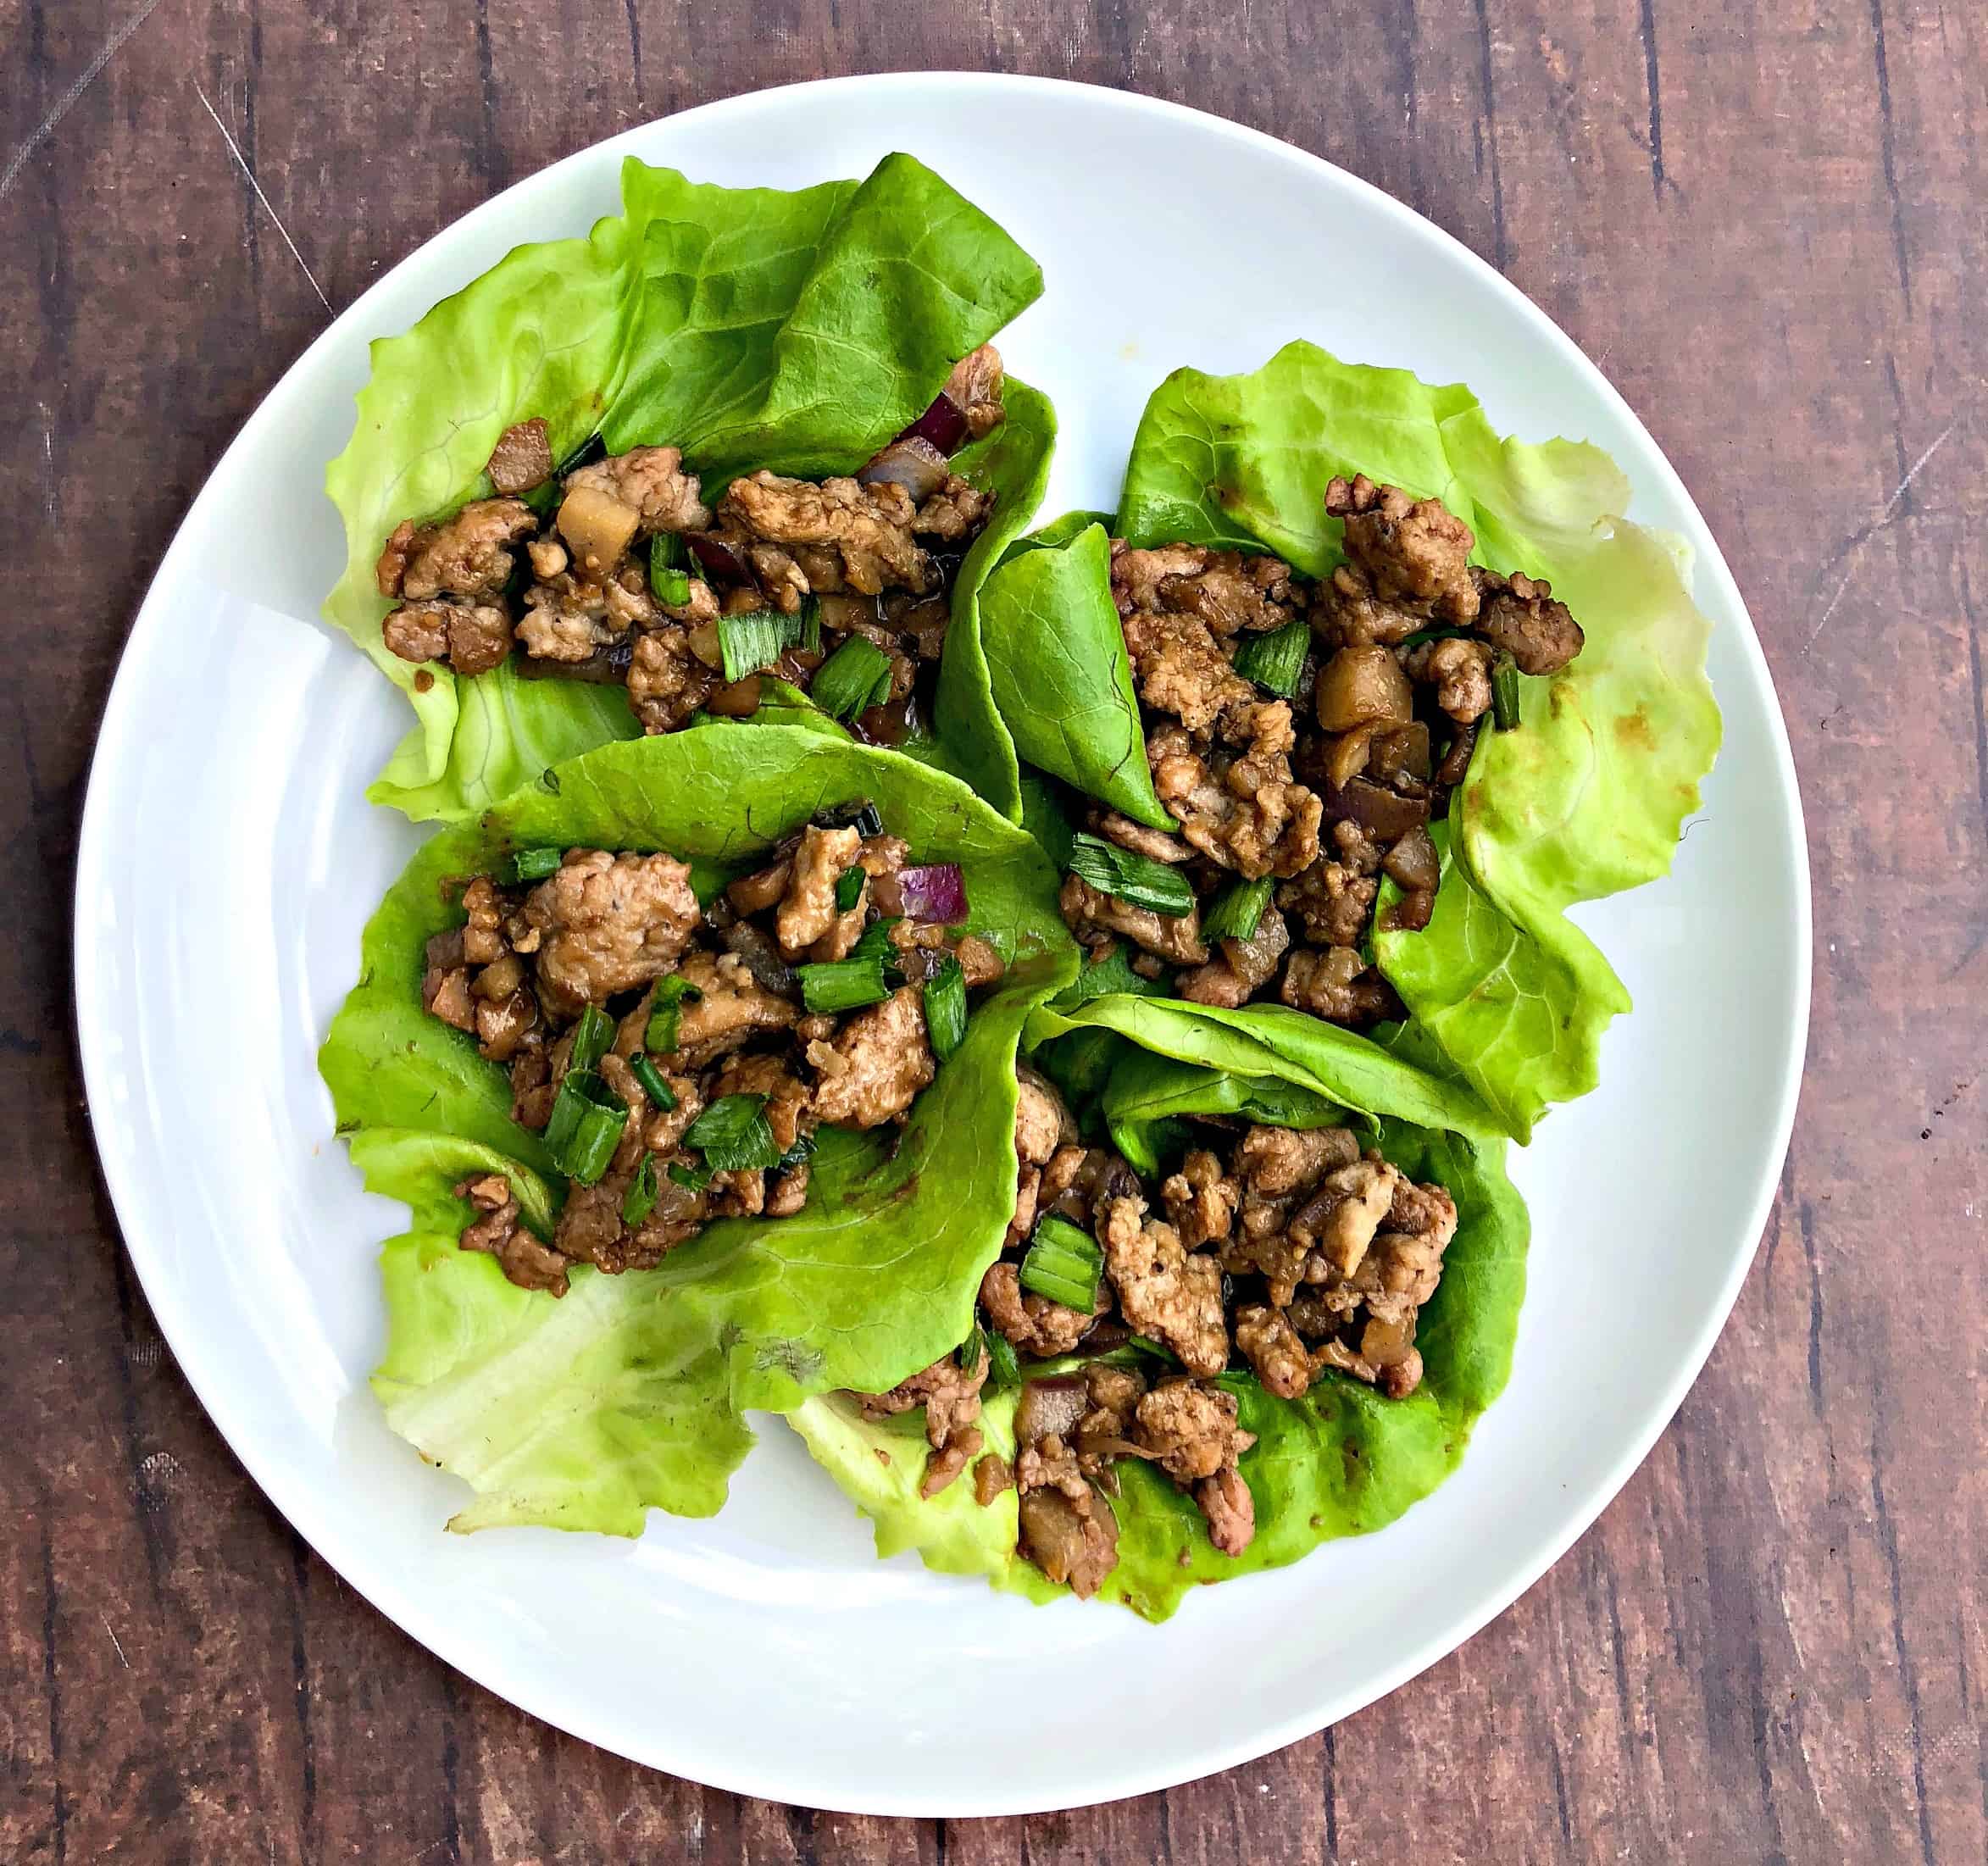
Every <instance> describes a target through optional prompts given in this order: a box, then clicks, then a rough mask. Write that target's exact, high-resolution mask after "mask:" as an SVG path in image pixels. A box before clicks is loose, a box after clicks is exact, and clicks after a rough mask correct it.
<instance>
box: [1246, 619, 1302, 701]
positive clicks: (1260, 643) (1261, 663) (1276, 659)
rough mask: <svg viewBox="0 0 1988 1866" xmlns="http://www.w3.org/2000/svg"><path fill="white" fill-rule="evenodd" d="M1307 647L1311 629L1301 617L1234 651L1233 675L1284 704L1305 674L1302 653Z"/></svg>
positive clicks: (1256, 636) (1251, 639)
mask: <svg viewBox="0 0 1988 1866" xmlns="http://www.w3.org/2000/svg"><path fill="white" fill-rule="evenodd" d="M1311 645H1312V625H1311V624H1310V623H1309V622H1307V621H1306V620H1305V619H1303V617H1302V616H1301V617H1299V618H1298V619H1297V621H1295V622H1286V624H1285V625H1284V626H1283V627H1282V628H1280V629H1272V630H1269V632H1268V633H1267V634H1263V635H1252V636H1250V638H1249V639H1248V641H1245V642H1244V643H1243V644H1242V646H1241V647H1239V648H1238V649H1237V650H1236V672H1237V673H1238V674H1240V675H1241V676H1242V677H1243V679H1244V680H1254V681H1255V682H1256V684H1257V685H1258V686H1260V687H1268V688H1269V690H1270V691H1271V692H1273V693H1274V694H1276V695H1278V696H1279V697H1280V698H1282V699H1286V700H1288V699H1289V698H1290V697H1291V695H1292V694H1294V693H1295V692H1297V683H1298V680H1299V677H1300V676H1301V675H1302V674H1303V673H1304V670H1305V650H1306V649H1307V648H1308V647H1310V646H1311Z"/></svg>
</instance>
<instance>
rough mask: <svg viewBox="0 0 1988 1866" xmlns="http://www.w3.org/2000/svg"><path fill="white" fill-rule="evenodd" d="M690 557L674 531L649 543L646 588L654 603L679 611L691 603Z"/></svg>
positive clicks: (658, 535) (658, 534) (659, 535)
mask: <svg viewBox="0 0 1988 1866" xmlns="http://www.w3.org/2000/svg"><path fill="white" fill-rule="evenodd" d="M690 564H691V554H690V553H689V551H688V550H687V549H686V548H685V546H684V541H683V540H682V538H681V537H680V536H678V535H677V534H676V533H675V531H658V533H657V534H656V535H655V536H654V537H652V538H651V539H650V540H649V588H650V590H651V591H652V592H653V594H654V596H655V598H656V600H657V601H658V603H663V604H664V605H666V606H667V607H668V608H673V609H680V608H682V607H683V606H684V604H685V603H688V602H689V601H690V599H691V571H690Z"/></svg>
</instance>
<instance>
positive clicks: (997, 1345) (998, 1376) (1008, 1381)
mask: <svg viewBox="0 0 1988 1866" xmlns="http://www.w3.org/2000/svg"><path fill="white" fill-rule="evenodd" d="M986 1343H987V1383H988V1385H989V1386H1019V1384H1020V1382H1021V1377H1022V1369H1021V1363H1020V1362H1019V1361H1018V1360H1016V1358H1014V1343H1013V1341H1009V1340H1008V1337H1007V1336H1005V1335H1000V1334H995V1335H989V1336H986Z"/></svg>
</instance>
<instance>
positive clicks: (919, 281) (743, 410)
mask: <svg viewBox="0 0 1988 1866" xmlns="http://www.w3.org/2000/svg"><path fill="white" fill-rule="evenodd" d="M622 186H623V200H624V211H623V213H622V214H619V215H610V216H608V217H606V218H604V219H602V220H600V221H598V222H597V223H596V225H595V226H594V227H593V229H592V230H591V232H590V233H589V234H588V235H587V236H585V237H584V238H575V239H569V240H558V241H550V242H542V243H540V244H536V245H531V246H525V247H518V248H516V249H515V250H514V251H513V252H512V253H509V254H508V256H507V257H506V258H503V259H502V260H500V261H499V262H498V263H497V264H496V265H494V266H492V267H491V268H490V269H488V270H487V271H486V272H484V273H483V274H481V275H480V276H479V277H477V278H476V279H475V280H471V281H470V283H469V285H468V286H464V288H463V290H461V291H460V292H456V293H455V294H453V296H452V297H447V298H445V299H443V300H442V301H441V303H438V304H436V306H435V307H433V308H431V309H430V311H429V312H428V313H427V314H426V315H425V316H424V317H423V318H422V319H420V320H419V322H418V323H417V324H415V325H414V326H413V328H412V329H410V330H407V331H405V332H403V333H402V334H400V335H398V336H390V337H384V338H380V339H377V340H375V342H374V343H373V345H372V348H371V364H372V367H371V373H370V375H369V379H368V380H367V382H366V384H365V386H364V388H362V390H361V391H360V392H359V395H358V406H357V414H356V419H355V423H354V426H353V436H352V439H351V441H350V442H348V443H347V447H346V448H345V450H344V452H343V453H341V454H340V455H339V456H338V458H336V459H335V460H334V461H332V462H331V463H330V466H329V467H328V468H327V469H326V472H325V490H326V491H327V493H328V494H329V495H330V498H331V501H332V503H333V504H334V505H335V506H336V508H337V509H338V511H339V513H340V515H341V517H342V520H343V523H344V527H345V534H346V546H347V559H346V565H345V569H344V571H343V573H342V575H341V577H340V579H339V580H338V583H337V585H336V586H335V588H334V589H333V591H331V594H330V597H329V598H328V599H327V601H326V603H325V610H324V614H325V619H326V620H327V621H328V622H330V624H331V625H332V626H333V627H335V628H336V629H338V630H341V631H342V633H344V634H346V635H347V636H351V637H352V639H353V641H355V642H357V643H358V646H359V647H361V648H362V649H363V650H364V652H365V653H367V655H368V656H369V658H371V659H372V661H373V662H374V664H375V665H376V666H378V667H379V668H380V670H381V671H382V672H383V673H385V674H386V676H387V677H388V678H389V679H390V680H392V681H393V682H394V684H395V685H396V686H398V687H399V688H400V689H401V690H402V691H403V692H404V693H405V694H406V695H407V697H408V702H409V703H410V704H411V705H412V706H413V707H414V711H415V714H416V715H417V723H416V725H415V727H414V730H413V731H412V732H411V733H410V734H409V736H408V738H407V739H406V740H405V741H403V743H402V745H401V746H400V747H399V748H398V749H397V751H396V752H395V753H394V754H393V756H392V758H391V759H390V760H389V762H388V764H387V765H386V769H384V770H383V771H382V772H381V774H380V777H379V778H378V779H377V780H375V783H374V785H373V786H372V787H371V789H370V791H369V793H368V794H369V796H370V797H372V799H373V800H374V801H375V802H380V803H383V804H386V805H387V806H389V807H391V808H396V809H398V810H400V811H402V812H403V814H406V815H408V816H409V817H411V818H413V819H415V820H418V821H426V820H435V819H440V820H445V821H453V820H459V819H462V818H464V817H465V816H469V815H472V814H475V812H476V811H477V810H479V809H481V808H486V806H488V805H490V804H491V803H493V802H497V800H498V799H499V798H501V797H505V796H508V795H509V794H510V793H511V792H512V791H515V790H517V789H518V788H519V787H520V786H523V785H525V784H526V783H528V782H530V780H531V779H532V778H533V777H535V776H536V774H537V773H538V772H539V771H540V770H542V769H545V768H546V767H547V766H548V765H553V764H559V763H562V762H563V761H564V760H565V759H566V758H571V757H575V756H577V755H578V754H580V753H583V752H585V751H587V750H590V749H591V748H592V747H594V746H597V745H600V744H603V743H607V742H609V741H613V740H615V739H626V738H632V737H635V736H637V735H638V734H639V732H640V726H639V725H638V724H637V722H636V719H635V716H634V714H632V712H631V711H630V708H629V705H628V700H627V696H626V693H625V691H624V690H622V689H620V688H619V687H613V686H589V685H587V684H586V683H582V682H575V681H569V680H557V679H552V680H532V679H529V678H525V677H522V676H520V675H519V674H518V672H517V671H516V669H514V668H513V667H512V666H511V665H510V664H505V665H504V666H503V667H500V668H498V669H494V670H493V671H492V672H491V673H489V674H486V675H477V676H475V677H474V678H470V677H465V676H461V675H456V674H455V673H453V671H452V670H450V669H447V668H440V667H427V668H417V667H415V666H414V665H413V664H410V663H408V662H405V661H403V660H401V659H400V658H399V657H398V656H397V655H395V654H394V653H392V652H391V650H390V649H388V648H387V647H386V645H385V643H384V641H382V639H381V636H380V623H381V621H382V619H384V617H385V616H386V614H387V612H388V609H389V608H390V604H389V603H387V601H386V599H385V598H383V597H380V594H379V591H378V590H377V588H376V587H375V584H374V580H373V566H374V563H375V559H376V558H377V557H378V555H379V553H380V546H381V544H382V542H383V541H384V540H385V539H386V536H387V534H388V533H389V532H390V531H391V530H392V528H393V526H394V525H396V524H397V523H398V522H399V521H400V520H401V519H403V518H415V519H424V518H430V517H433V516H436V515H439V514H444V513H447V512H451V511H453V510H454V509H456V508H458V507H459V506H460V505H461V504H463V503H464V502H465V501H466V500H469V499H470V498H473V497H478V496H482V495H487V493H488V492H489V491H490V487H489V483H488V480H487V478H486V475H485V470H484V469H485V464H486V461H487V460H488V458H489V455H490V451H491V447H493V446H494V445H495V444H496V442H497V437H498V436H500V435H501V434H502V433H503V430H505V429H506V428H507V427H508V426H510V425H512V424H513V423H514V422H517V421H520V420H525V419H530V418H532V417H534V416H539V417H543V418H544V419H545V420H546V421H547V427H548V430H549V436H550V440H551V443H552V448H553V456H554V458H564V457H565V455H566V454H567V453H569V452H570V451H571V450H572V449H573V447H575V446H576V445H578V444H579V443H580V442H582V441H584V440H585V439H586V437H587V436H590V435H591V434H594V433H596V432H604V433H605V434H606V435H607V436H608V439H609V440H610V442H611V443H612V444H613V445H614V447H616V448H617V449H618V450H619V449H623V448H625V447H630V446H633V445H636V444H638V443H640V442H644V441H656V442H669V443H671V444H675V445H678V446H680V447H683V448H684V450H685V453H686V457H687V458H689V460H690V463H691V465H693V466H694V467H696V468H697V469H699V470H700V471H701V472H702V473H703V474H704V475H705V478H706V480H707V484H708V486H709V487H711V488H712V489H714V490H715V489H716V488H717V487H718V486H720V485H722V483H723V482H724V480H726V479H729V478H730V477H731V476H733V475H735V474H736V473H738V472H741V471H743V470H747V469H750V468H756V467H770V468H774V469H777V470H780V471H785V472H790V473H799V474H802V475H819V474H823V473H828V472H835V471H852V470H853V469H855V468H856V467H857V466H858V465H859V464H861V463H862V462H863V461H864V460H865V459H867V458H869V455H870V454H871V453H874V452H875V449H876V448H877V447H880V445H882V443H883V442H885V441H886V440H888V439H889V438H890V436H891V435H893V434H895V433H897V431H898V430H900V429H902V427H904V426H905V425H907V424H908V423H909V422H910V421H912V420H913V419H916V418H917V416H918V415H919V414H921V413H922V412H923V411H924V409H925V407H926V406H927V405H928V404H929V403H930V400H931V398H932V397H933V396H934V395H936V393H937V392H938V391H939V389H940V388H941V386H943V384H944V382H945V380H946V376H947V373H948V372H949V371H950V369H951V368H952V364H953V363H954V362H955V361H957V360H958V358H959V357H961V356H963V355H964V354H966V353H968V352H969V351H970V350H972V349H973V348H975V347H976V346H977V345H979V344H980V343H982V342H986V341H987V339H989V338H990V337H991V336H994V335H995V334H996V333H997V331H998V330H1001V328H1002V326H1004V325H1007V324H1008V323H1009V322H1010V321H1012V319H1013V318H1014V317H1015V316H1016V315H1017V314H1019V312H1020V311H1021V310H1022V309H1024V308H1025V307H1026V306H1027V305H1028V304H1029V303H1031V302H1033V300H1034V299H1035V298H1036V297H1038V296H1039V295H1040V294H1041V286H1042V280H1041V269H1040V268H1039V267H1037V266H1036V263H1035V261H1034V260H1033V259H1031V258H1030V257H1029V256H1028V255H1027V254H1026V253H1024V252H1023V251H1022V249H1021V248H1020V247H1019V246H1017V245H1016V244H1015V243H1014V242H1013V240H1012V239H1010V238H1009V237H1008V235H1007V234H1006V233H1004V232H1003V231H1002V230H1001V229H1000V228H999V227H998V226H997V225H995V224H994V222H993V221H991V219H988V217H987V216H986V214H983V213H982V212H981V211H980V209H979V208H976V207H975V206H974V205H973V204H972V203H970V202H969V201H967V200H966V199H965V198H964V197H962V196H960V195H959V194H958V193H957V192H955V191H954V190H953V189H952V188H951V187H950V186H948V185H947V183H946V182H945V181H944V180H941V178H940V177H939V176H938V175H935V174H933V173H932V171H931V170H930V169H926V168H925V167H924V166H923V164H919V162H917V161H916V160H915V158H912V157H910V156H908V155H903V154H895V155H891V156H887V157H886V158H884V160H883V161H882V162H880V163H879V164H878V165H877V167H876V169H875V170H874V171H872V173H871V175H869V178H868V179H867V180H864V181H863V182H862V183H860V184H858V183H857V182H853V181H836V182H829V183H824V184H821V185H819V186H816V187H814V188H808V189H802V190H800V191H798V192H791V193H789V192H782V191H779V190H775V189H769V188H752V189H731V188H723V187H717V186H709V185H706V184H700V183H693V182H691V181H689V180H686V178H685V177H684V176H682V175H680V174H678V173H676V172H675V170H673V169H652V168H650V167H648V166H647V164H643V163H641V162H640V161H638V160H636V158H633V157H630V158H626V159H625V161H624V163H623V166H622ZM1017 387H1018V388H1023V395H1022V397H1021V399H1022V400H1023V401H1024V402H1025V403H1028V404H1029V405H1030V408H1031V410H1032V411H1036V404H1040V405H1041V407H1040V410H1039V411H1036V413H1037V414H1038V416H1039V418H1038V419H1035V420H1033V421H1032V422H1030V423H1025V425H1024V426H1023V427H1021V428H1019V429H1018V430H1017V436H1015V437H1011V439H1010V441H1009V442H1008V445H1007V447H1006V448H1005V449H1002V448H1001V447H1000V445H999V436H998V433H997V436H994V437H993V439H992V441H991V442H986V443H981V444H980V445H979V446H978V447H976V448H975V449H974V450H973V451H974V453H975V454H979V455H981V456H983V458H984V459H985V458H986V457H988V456H992V457H993V464H991V465H983V466H982V467H981V468H980V471H981V472H983V473H987V474H990V475H991V477H990V478H987V479H984V480H980V483H982V484H984V485H987V486H991V487H992V488H993V489H994V490H996V491H998V492H999V493H1000V495H1001V507H1000V508H997V525H999V526H1000V527H1001V530H1002V534H1003V535H1004V536H1012V535H1013V531H1015V530H1019V528H1020V526H1021V525H1024V524H1025V523H1026V520H1027V519H1028V517H1029V516H1030V514H1032V512H1033V510H1034V507H1035V503H1036V501H1037V500H1038V499H1039V498H1040V497H1041V486H1042V481H1043V479H1044V477H1045V476H1046V475H1047V465H1048V463H1047V457H1046V454H1047V447H1048V446H1049V445H1050V443H1051V442H1052V438H1053V432H1054V424H1053V419H1048V418H1047V414H1046V411H1047V403H1043V402H1042V400H1041V397H1040V396H1039V395H1037V394H1036V392H1033V391H1027V390H1026V389H1025V387H1024V386H1021V385H1017ZM1020 436H1029V437H1030V439H1031V441H1032V442H1033V444H1035V445H1037V446H1040V447H1041V448H1042V449H1043V450H1044V453H1045V457H1044V458H1041V459H1040V460H1036V459H1035V458H1030V457H1028V454H1027V449H1026V448H1024V447H1017V445H1016V444H1015V442H1016V439H1017V438H1019V437H1020ZM962 466H963V470H965V471H967V472H968V473H969V475H975V472H976V469H975V464H974V463H973V462H972V461H971V460H970V459H963V462H962ZM997 548H998V547H997ZM995 554H997V550H996V551H993V552H989V553H983V554H982V556H981V558H980V564H979V565H976V566H975V567H974V573H975V580H977V576H978V575H979V572H980V568H982V567H984V566H985V565H986V564H990V563H991V561H992V558H993V555H995ZM973 587H974V586H973V583H972V582H970V581H969V583H968V586H967V588H966V591H965V597H966V600H967V602H968V603H969V605H970V602H971V597H972V594H973ZM959 603H960V592H959V591H958V590H956V591H955V606H956V610H957V608H958V605H959ZM969 632H970V630H969ZM971 659H972V657H971V656H970V655H969V662H970V661H971ZM983 684H984V682H983ZM942 710H944V711H945V712H947V714H949V715H950V716H951V718H952V720H953V721H954V722H955V725H956V727H957V729H958V730H960V731H962V732H963V733H964V732H970V731H971V730H973V729H974V728H975V725H976V722H979V721H981V720H983V719H984V718H985V717H986V715H989V714H991V701H989V700H986V698H985V697H984V696H982V695H980V694H978V693H976V691H975V671H974V669H972V668H971V667H970V666H969V669H967V670H966V675H965V677H964V678H963V679H961V680H955V681H954V682H953V683H952V694H951V696H950V698H949V701H948V703H947V706H946V707H945V708H943V709H942ZM965 743H966V749H964V750H963V752H962V753H960V755H959V757H958V759H957V760H956V761H955V762H957V763H958V764H963V765H968V766H975V765H976V764H988V763H989V761H990V759H991V761H992V769H991V780H992V781H994V782H995V783H996V786H997V791H999V793H1000V794H999V795H997V803H999V802H1002V798H1003V797H1008V793H1009V792H1010V791H1012V789H1013V779H1012V777H1010V778H1009V779H1008V782H1007V785H1006V786H1005V788H1002V786H1001V782H1000V780H1001V773H1000V769H999V757H998V750H996V751H995V752H993V753H980V751H979V750H978V747H977V742H976V741H973V740H968V741H965ZM1010 801H1012V800H1010Z"/></svg>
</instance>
